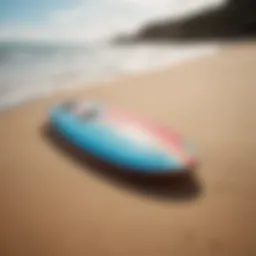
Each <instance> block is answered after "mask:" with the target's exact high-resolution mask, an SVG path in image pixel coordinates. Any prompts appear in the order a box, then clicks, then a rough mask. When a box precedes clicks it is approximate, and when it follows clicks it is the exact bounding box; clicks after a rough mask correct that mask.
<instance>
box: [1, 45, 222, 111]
mask: <svg viewBox="0 0 256 256" xmlns="http://www.w3.org/2000/svg"><path fill="white" fill-rule="evenodd" d="M140 47H142V48H141V49H142V50H143V49H144V50H146V52H147V51H149V52H148V56H149V60H148V63H147V64H145V63H144V64H142V66H140V65H141V64H139V65H138V66H136V65H137V64H136V63H134V61H135V59H134V57H131V59H130V60H129V56H126V57H128V59H127V60H126V61H127V63H125V62H123V59H122V58H121V59H120V60H119V61H120V62H121V63H120V65H121V67H124V70H122V68H120V70H118V68H117V70H116V72H114V73H112V72H109V73H108V72H107V73H104V70H101V71H100V68H99V74H98V77H97V78H96V77H95V78H91V79H90V78H89V77H88V78H86V77H84V80H85V81H84V82H81V81H80V82H79V80H80V79H79V74H78V73H77V76H75V77H74V78H73V79H71V80H73V81H69V78H68V76H67V77H66V73H65V72H64V73H62V74H61V73H60V74H59V75H58V79H57V80H56V81H55V82H53V83H52V85H48V83H50V84H51V79H54V78H51V77H48V75H49V74H47V72H46V73H45V77H46V78H47V79H46V81H45V83H42V84H41V83H40V77H37V80H38V81H39V84H38V85H37V83H35V85H34V86H33V87H31V88H30V89H28V88H26V87H25V88H23V85H21V87H17V85H18V84H17V82H16V81H15V79H14V80H13V81H12V82H13V83H14V89H13V91H10V92H7V93H6V94H3V95H2V98H1V99H0V111H2V110H3V111H5V110H8V109H9V108H15V107H19V106H21V105H22V104H26V103H29V102H33V101H36V100H40V98H47V97H50V96H51V95H54V94H55V93H56V92H57V93H58V91H64V92H65V91H66V92H69V91H70V90H77V89H79V88H85V89H86V87H94V86H96V85H97V86H99V85H100V86H104V85H106V84H109V83H115V82H116V81H119V80H120V79H122V78H124V79H126V78H127V77H128V78H129V77H134V76H143V75H146V74H148V73H151V72H154V73H155V72H157V71H160V72H161V71H162V70H166V69H168V68H171V67H173V66H176V65H180V64H182V63H186V62H191V61H195V60H197V59H200V58H204V57H206V56H209V55H212V54H215V53H216V52H218V51H219V48H220V47H219V45H215V44H206V45H205V44H203V45H201V46H200V45H193V44H190V45H188V46H186V47H188V48H186V47H185V48H184V50H182V49H181V48H178V50H177V54H178V55H177V56H175V47H176V46H172V45H170V44H169V45H166V46H165V47H167V48H166V49H165V47H164V46H163V45H162V46H161V45H158V44H156V45H152V46H151V47H154V48H152V49H147V48H144V47H146V45H144V44H143V45H134V46H133V48H130V50H131V49H133V50H132V52H131V54H132V56H133V54H134V51H136V49H137V50H139V49H140ZM172 47H174V49H172ZM193 47H196V48H195V49H194V50H192V51H191V48H192V49H193ZM117 49H118V48H117ZM121 49H122V48H121ZM128 49H129V48H128ZM156 49H158V51H160V50H162V51H164V52H165V53H166V54H168V52H169V54H170V56H169V57H168V58H166V60H165V61H166V63H165V61H163V53H161V52H159V54H160V56H161V57H160V59H159V60H157V61H156V64H153V63H154V61H153V62H152V56H153V53H155V52H154V51H155V50H156ZM164 49H165V50H164ZM126 50H127V49H126V48H125V47H124V48H123V54H124V53H125V51H126ZM172 51H174V53H172ZM150 52H151V53H150ZM138 53H141V51H139V52H138ZM182 54H183V55H182ZM142 55H143V56H142V59H144V58H145V56H144V54H142ZM171 55H173V56H171ZM114 59H115V58H114ZM138 60H139V59H138ZM111 61H113V65H116V64H114V63H116V60H110V62H109V63H111ZM130 61H131V63H130V64H129V62H130ZM122 62H123V63H122ZM49 65H50V66H51V62H50V63H49ZM109 65H110V64H109ZM125 65H128V66H127V67H126V68H125ZM53 68H54V66H53ZM46 70H47V68H46ZM66 72H67V71H66ZM84 72H86V68H85V71H84ZM101 72H103V73H101ZM80 75H81V74H80ZM89 76H90V75H89ZM14 77H15V74H14ZM21 78H22V77H21ZM66 79H67V81H66ZM86 79H88V81H87V80H86ZM58 80H59V82H58ZM60 81H62V83H61V82H60ZM29 84H30V82H29V80H28V84H27V85H29ZM16 87H17V88H16ZM15 88H16V89H15ZM33 88H37V89H33Z"/></svg>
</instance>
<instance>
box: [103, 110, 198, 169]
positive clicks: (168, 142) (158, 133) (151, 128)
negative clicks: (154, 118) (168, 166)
mask: <svg viewBox="0 0 256 256" xmlns="http://www.w3.org/2000/svg"><path fill="white" fill-rule="evenodd" d="M102 119H103V120H104V121H107V122H110V123H116V124H117V125H118V123H119V124H120V123H125V124H129V125H134V126H135V127H138V128H140V129H142V130H145V131H146V132H149V133H150V134H152V135H153V136H154V137H156V139H158V140H160V141H161V143H162V145H163V146H164V147H165V148H166V149H169V150H170V151H171V152H172V153H173V154H174V155H176V156H177V157H178V159H180V160H181V161H182V162H183V163H185V164H189V165H190V164H193V163H192V161H193V160H192V158H191V157H189V156H188V155H186V154H185V153H184V151H183V148H182V145H181V143H182V139H181V136H180V135H179V134H178V133H176V132H173V131H170V130H169V129H168V128H166V127H164V126H162V125H159V124H156V123H154V122H151V121H149V120H145V119H141V118H137V117H136V116H131V115H130V114H128V113H126V112H125V111H122V110H117V109H109V110H107V111H105V114H104V116H103V117H102Z"/></svg>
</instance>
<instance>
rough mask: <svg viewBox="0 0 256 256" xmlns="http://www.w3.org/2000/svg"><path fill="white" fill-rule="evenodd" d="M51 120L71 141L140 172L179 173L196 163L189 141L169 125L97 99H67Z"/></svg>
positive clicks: (53, 109) (87, 150)
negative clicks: (138, 115) (92, 100)
mask: <svg viewBox="0 0 256 256" xmlns="http://www.w3.org/2000/svg"><path fill="white" fill-rule="evenodd" d="M49 119H50V123H51V125H52V126H53V128H54V129H55V130H56V131H57V132H58V133H60V134H61V135H62V136H63V137H64V138H65V139H66V140H67V141H69V142H70V143H72V144H73V145H75V146H76V147H78V148H80V149H82V150H84V151H85V152H87V153H90V154H91V155H93V156H94V157H96V158H99V159H100V160H103V161H105V162H107V163H110V164H112V165H115V166H117V167H121V168H124V169H127V170H129V171H131V172H134V173H140V174H179V173H184V172H187V171H189V170H192V169H193V168H194V166H195V164H196V159H195V156H194V154H193V152H192V150H191V148H190V147H189V146H188V145H189V144H188V143H187V142H186V141H184V139H183V138H182V137H181V135H179V134H178V133H177V132H174V131H172V130H171V129H169V128H168V127H166V126H163V125H161V124H158V123H155V122H152V121H149V120H147V119H143V118H140V117H137V116H136V115H134V114H132V113H130V112H127V111H125V110H122V109H119V108H115V107H110V106H108V105H104V104H101V103H97V102H87V101H72V102H70V101H64V102H61V103H59V104H57V105H56V106H53V107H52V109H51V110H50V116H49Z"/></svg>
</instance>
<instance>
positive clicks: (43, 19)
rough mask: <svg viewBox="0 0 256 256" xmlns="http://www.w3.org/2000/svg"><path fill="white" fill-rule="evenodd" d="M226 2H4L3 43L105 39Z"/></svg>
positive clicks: (0, 18)
mask: <svg viewBox="0 0 256 256" xmlns="http://www.w3.org/2000/svg"><path fill="white" fill-rule="evenodd" d="M224 2H225V0H40V1H39V0H0V40H47V41H48V40H61V41H63V40H64V41H65V40H66V41H91V40H101V39H103V38H106V37H107V38H108V37H111V36H113V35H115V34H118V33H122V32H124V33H125V32H132V31H134V30H136V29H137V28H138V27H140V26H141V25H142V24H145V23H146V22H148V21H152V20H155V19H159V18H164V17H170V18H173V19H175V18H177V17H180V16H182V15H183V16H184V15H188V14H192V13H195V12H200V11H201V10H202V9H208V8H212V7H217V6H219V5H221V4H223V3H224Z"/></svg>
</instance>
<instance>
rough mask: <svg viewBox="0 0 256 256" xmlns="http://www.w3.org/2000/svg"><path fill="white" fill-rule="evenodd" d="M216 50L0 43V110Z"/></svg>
mask: <svg viewBox="0 0 256 256" xmlns="http://www.w3.org/2000/svg"><path fill="white" fill-rule="evenodd" d="M217 49H218V47H217V46H216V45H202V44H201V45H180V44H175V45H174V44H170V45H167V44H165V45H152V44H151V45H150V44H137V45H129V46H128V45H126V46H124V45H122V46H121V45H114V44H110V43H94V44H92V43H84V44H81V43H50V42H48V43H46V42H0V109H6V108H10V107H14V106H17V105H19V104H21V103H23V102H26V101H29V100H33V99H37V98H39V97H42V96H45V95H49V94H51V93H52V92H54V91H56V90H61V89H65V88H76V87H78V86H84V87H86V85H87V86H89V85H90V86H92V85H94V84H96V82H100V81H102V82H104V81H109V80H111V79H115V78H116V77H118V76H121V75H127V74H134V73H142V72H146V71H149V70H153V69H161V68H163V67H165V66H168V65H172V64H177V63H180V62H181V61H187V60H190V59H194V58H198V57H200V56H204V55H207V54H212V53H214V52H216V50H217Z"/></svg>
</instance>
